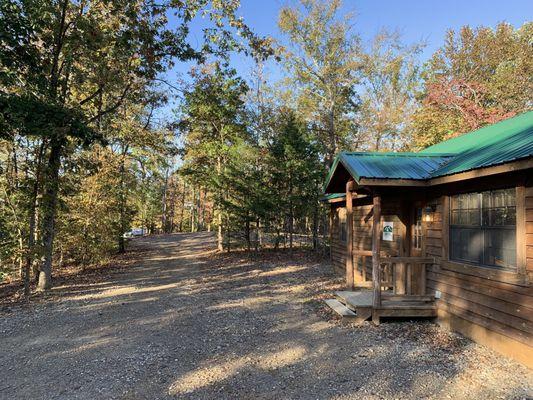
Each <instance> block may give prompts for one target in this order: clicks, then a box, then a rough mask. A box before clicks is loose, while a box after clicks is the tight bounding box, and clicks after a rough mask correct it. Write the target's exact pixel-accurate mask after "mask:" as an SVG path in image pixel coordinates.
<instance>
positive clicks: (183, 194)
mask: <svg viewBox="0 0 533 400" xmlns="http://www.w3.org/2000/svg"><path fill="white" fill-rule="evenodd" d="M186 191H187V184H186V183H185V181H183V193H182V195H181V210H180V225H179V228H178V229H179V231H180V232H183V218H184V217H185V192H186Z"/></svg>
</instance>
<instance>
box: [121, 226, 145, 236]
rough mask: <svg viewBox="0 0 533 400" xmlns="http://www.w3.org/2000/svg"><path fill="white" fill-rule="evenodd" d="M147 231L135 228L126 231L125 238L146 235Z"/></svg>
mask: <svg viewBox="0 0 533 400" xmlns="http://www.w3.org/2000/svg"><path fill="white" fill-rule="evenodd" d="M144 234H145V231H144V229H143V228H133V229H132V230H131V231H128V232H126V233H124V237H125V238H132V237H136V236H144Z"/></svg>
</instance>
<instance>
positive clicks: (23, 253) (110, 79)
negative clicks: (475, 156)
mask: <svg viewBox="0 0 533 400" xmlns="http://www.w3.org/2000/svg"><path fill="white" fill-rule="evenodd" d="M340 8H341V2H340V0H329V1H319V0H301V1H300V2H298V3H294V4H293V5H292V6H287V7H284V8H282V9H281V10H280V13H279V19H278V21H277V23H278V26H279V29H280V31H281V32H282V33H283V35H284V39H283V40H282V41H279V40H274V39H273V38H270V37H260V36H258V35H256V34H255V33H254V32H252V30H251V29H250V28H249V27H248V26H247V25H246V21H243V20H242V18H240V17H238V9H239V2H238V1H237V0H233V1H227V2H218V1H210V0H187V1H174V0H169V1H163V2H153V1H150V0H136V1H128V0H106V1H101V0H100V1H98V0H95V1H90V0H84V1H73V0H54V1H48V0H8V1H4V2H1V3H0V44H1V45H0V282H1V281H2V280H4V281H10V280H13V279H19V278H20V281H21V283H23V286H24V291H25V293H26V294H29V293H30V291H31V290H32V288H33V287H35V288H37V289H38V290H46V289H48V288H50V287H51V285H52V275H53V273H54V272H55V271H57V270H60V269H61V268H63V266H65V265H71V264H76V265H82V266H83V265H90V264H95V263H102V262H104V261H105V260H106V259H107V258H108V257H110V256H111V255H113V254H116V253H120V252H124V251H125V250H126V247H127V246H126V245H127V243H126V240H127V239H125V238H124V233H125V232H127V231H129V230H130V229H131V228H133V227H138V228H144V229H146V230H147V232H149V233H170V232H183V231H198V230H213V231H216V232H217V242H218V243H217V244H218V247H219V249H220V250H223V249H226V250H229V249H231V248H234V247H237V246H238V247H246V248H248V249H252V248H254V249H257V248H259V247H261V246H267V245H268V246H281V245H283V246H287V247H289V248H291V247H292V246H293V245H294V244H295V242H296V241H300V242H301V241H302V240H303V241H304V242H305V243H306V244H307V245H309V246H312V247H314V248H316V247H318V246H319V244H321V243H320V241H321V240H322V238H323V237H324V236H325V234H326V233H327V223H326V220H327V217H326V212H325V208H324V206H323V205H321V203H320V201H319V200H320V196H321V194H322V187H321V185H322V182H323V179H324V177H325V175H326V173H327V169H328V167H329V165H331V163H332V161H333V158H334V156H335V155H336V154H337V153H338V152H339V151H342V150H352V151H357V150H360V151H405V150H410V151H417V150H419V149H421V148H424V147H426V146H428V145H431V144H434V143H437V142H439V141H441V140H445V139H447V138H449V137H452V136H454V135H458V134H461V133H464V132H468V131H471V130H473V129H476V128H478V127H481V126H483V125H485V124H490V123H494V122H497V121H499V120H502V119H505V118H509V117H511V116H513V115H516V114H518V113H521V112H524V111H527V110H530V109H531V108H532V102H531V99H532V98H533V96H532V94H533V65H532V63H533V50H532V47H531V43H533V23H527V24H525V25H523V26H522V27H519V28H514V27H513V26H511V25H509V24H506V23H501V24H499V25H498V26H495V27H475V28H472V27H468V26H465V27H463V28H462V29H460V30H459V31H449V32H448V34H447V36H446V38H445V41H444V43H442V46H440V48H439V50H438V51H436V52H435V54H434V55H433V56H432V57H431V58H430V59H429V60H427V61H425V62H422V61H421V60H420V57H419V56H420V52H421V50H422V49H423V46H424V43H403V41H402V38H401V35H399V34H398V33H397V32H395V31H388V30H383V31H382V32H380V33H379V34H378V35H376V36H375V38H374V39H373V40H372V42H371V43H370V45H368V46H366V45H363V43H362V40H361V36H360V33H358V32H357V26H356V25H355V26H354V25H353V24H352V21H351V16H350V15H342V14H341V12H340ZM169 15H173V16H174V19H175V20H177V21H178V22H179V23H178V24H177V26H172V27H170V26H169V23H168V18H169ZM201 16H203V18H204V19H205V21H206V23H207V25H208V26H207V27H206V29H205V31H204V38H203V42H202V43H201V44H200V45H198V44H195V45H194V46H193V45H192V44H191V43H190V42H189V29H190V26H191V24H192V23H194V21H196V19H197V18H199V17H201ZM235 53H239V54H241V55H242V56H243V57H250V58H251V59H253V60H254V62H255V68H254V73H253V74H252V76H251V77H246V78H245V77H242V76H239V75H238V74H237V72H236V70H235V69H234V68H233V67H232V65H231V62H230V55H231V54H235ZM267 60H275V62H277V63H279V64H280V65H281V66H282V67H283V70H284V79H283V80H281V81H275V82H274V81H272V80H271V79H270V78H269V76H268V74H267V73H266V69H265V67H264V65H265V62H266V61H267ZM190 61H194V62H195V64H196V65H195V66H194V67H193V68H192V69H191V71H190V76H189V78H190V79H188V80H186V81H184V80H176V81H170V80H169V78H168V76H169V75H168V74H167V72H168V71H170V70H171V69H172V68H173V67H174V66H175V65H176V64H177V63H182V62H190ZM169 105H172V106H173V107H174V108H175V110H173V112H168V108H169ZM33 285H35V286H33Z"/></svg>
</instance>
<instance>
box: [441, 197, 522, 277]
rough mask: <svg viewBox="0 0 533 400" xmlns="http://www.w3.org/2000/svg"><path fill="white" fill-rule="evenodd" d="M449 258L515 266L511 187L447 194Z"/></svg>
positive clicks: (492, 265)
mask: <svg viewBox="0 0 533 400" xmlns="http://www.w3.org/2000/svg"><path fill="white" fill-rule="evenodd" d="M450 259H451V260H456V261H466V262H470V263H474V264H480V265H486V266H491V267H497V268H502V269H515V268H516V203H515V189H503V190H491V191H486V192H481V193H467V194H460V195H457V196H452V197H451V203H450Z"/></svg>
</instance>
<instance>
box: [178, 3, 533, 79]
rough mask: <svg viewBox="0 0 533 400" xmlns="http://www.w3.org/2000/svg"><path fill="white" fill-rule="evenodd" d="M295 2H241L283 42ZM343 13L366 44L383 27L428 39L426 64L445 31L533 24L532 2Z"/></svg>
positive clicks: (409, 38) (182, 70)
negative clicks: (283, 17) (282, 15)
mask: <svg viewBox="0 0 533 400" xmlns="http://www.w3.org/2000/svg"><path fill="white" fill-rule="evenodd" d="M296 3H297V1H296V0H241V8H240V11H239V14H240V15H242V16H243V17H244V19H245V21H246V23H247V24H248V25H249V26H250V27H251V28H252V29H253V30H254V32H256V33H258V34H260V35H270V36H273V37H274V38H276V39H279V40H283V36H282V35H281V34H280V32H279V30H278V26H277V18H278V13H279V10H280V8H281V7H283V6H285V5H288V4H289V5H292V4H296ZM343 11H345V12H351V13H353V14H354V18H353V23H354V31H355V32H357V33H359V34H360V35H361V37H362V39H363V43H368V42H369V41H370V39H371V38H372V37H373V36H374V35H375V34H376V33H377V32H378V31H379V30H380V29H382V28H388V29H397V30H399V31H400V32H401V33H402V38H403V41H404V43H406V44H410V43H414V42H419V41H425V42H426V44H427V47H426V48H425V50H424V52H423V53H422V54H421V59H422V61H424V60H426V59H428V58H429V57H430V56H431V54H433V52H434V51H435V50H436V49H437V48H439V47H440V46H441V45H442V44H443V41H444V37H445V33H446V30H448V29H450V28H452V29H458V28H460V27H461V26H463V25H470V26H474V27H475V26H479V25H485V26H491V27H494V26H495V25H496V24H497V23H498V22H502V21H506V22H509V23H510V24H512V25H514V26H515V27H519V26H521V25H522V24H523V23H524V22H527V21H528V20H532V19H533V0H499V1H498V0H485V1H483V0H462V1H461V0H440V1H436V0H426V1H423V0H403V1H400V0H398V1H394V0H344V5H343ZM202 25H203V24H202V22H201V21H195V22H194V23H193V24H192V26H191V35H190V38H191V42H192V43H195V42H196V41H198V42H200V41H201V37H202V33H201V32H202V31H201V29H202ZM232 64H233V66H234V67H235V68H236V69H237V71H238V72H239V74H241V75H242V76H244V77H247V76H248V75H249V73H250V71H251V68H252V67H253V63H252V61H251V60H250V59H248V58H246V57H244V56H242V55H238V56H235V57H233V58H232ZM190 66H191V64H188V63H181V64H179V65H177V66H176V68H175V69H174V70H173V71H172V72H171V73H169V75H168V78H169V79H171V80H175V79H176V78H177V77H178V76H181V77H182V78H185V79H186V78H187V76H186V75H187V72H188V70H189V68H190ZM281 71H282V70H281V68H280V67H279V66H277V65H276V64H275V63H269V66H268V68H267V72H268V73H269V75H270V78H271V79H273V80H276V79H277V78H279V77H280V76H281V73H282V72H281Z"/></svg>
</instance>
